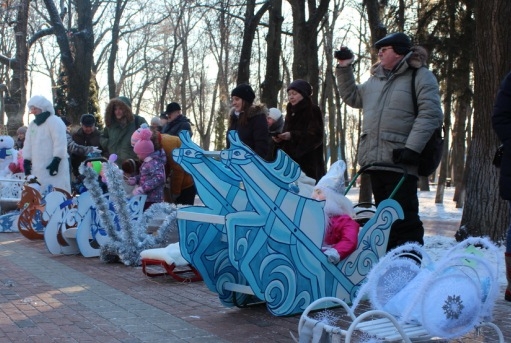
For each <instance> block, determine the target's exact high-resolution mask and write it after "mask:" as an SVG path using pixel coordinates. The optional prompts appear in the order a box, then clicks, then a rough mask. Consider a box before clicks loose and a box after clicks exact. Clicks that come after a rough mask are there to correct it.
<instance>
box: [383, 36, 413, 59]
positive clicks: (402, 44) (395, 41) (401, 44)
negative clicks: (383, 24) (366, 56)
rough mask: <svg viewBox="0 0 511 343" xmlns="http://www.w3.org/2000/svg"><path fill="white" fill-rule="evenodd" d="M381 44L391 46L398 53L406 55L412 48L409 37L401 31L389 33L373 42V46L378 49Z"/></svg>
mask: <svg viewBox="0 0 511 343" xmlns="http://www.w3.org/2000/svg"><path fill="white" fill-rule="evenodd" d="M383 46H391V47H392V49H393V50H394V52H395V53H396V54H398V55H406V54H407V53H409V52H410V49H411V48H412V41H411V40H410V37H408V36H407V35H406V34H404V33H402V32H396V33H391V34H389V35H387V36H385V37H384V38H382V39H380V40H379V41H377V42H376V43H374V47H375V48H376V49H379V48H381V47H383Z"/></svg>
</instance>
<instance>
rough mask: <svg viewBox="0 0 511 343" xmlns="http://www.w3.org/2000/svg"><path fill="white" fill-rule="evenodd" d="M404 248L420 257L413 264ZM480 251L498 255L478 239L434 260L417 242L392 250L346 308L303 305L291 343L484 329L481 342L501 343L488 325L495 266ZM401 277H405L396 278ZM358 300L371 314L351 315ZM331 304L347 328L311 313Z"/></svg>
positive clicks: (404, 338) (322, 302)
mask: <svg viewBox="0 0 511 343" xmlns="http://www.w3.org/2000/svg"><path fill="white" fill-rule="evenodd" d="M410 251H414V252H416V253H420V254H421V256H422V265H421V266H418V265H417V263H416V262H415V261H414V260H411V259H410V258H407V257H410V256H411V255H410ZM484 254H486V255H487V254H497V255H498V256H495V257H496V258H498V257H499V256H500V254H499V250H498V249H496V248H495V247H494V246H493V245H492V244H491V243H490V242H489V240H487V239H483V238H469V239H467V240H465V241H463V242H461V243H459V244H457V245H456V246H454V247H453V248H451V249H450V250H449V251H448V252H447V253H446V254H445V256H444V257H443V258H442V259H441V260H439V261H438V262H435V263H432V262H431V261H430V260H429V258H428V256H427V253H426V252H425V251H424V250H423V249H422V248H420V247H419V246H417V245H413V244H410V245H406V246H403V247H400V248H397V249H395V250H393V251H391V252H389V254H388V255H387V256H385V258H384V259H382V260H381V261H380V263H378V264H377V265H376V266H375V267H374V269H373V270H372V271H371V273H370V274H369V276H368V278H367V283H366V284H365V285H364V286H363V287H362V289H361V290H360V294H359V295H358V297H357V299H356V300H355V302H354V304H353V306H352V307H350V306H348V304H346V302H345V301H343V300H341V299H339V298H336V297H325V298H322V299H318V300H316V301H315V302H313V303H311V304H310V305H309V306H308V307H307V309H306V310H305V311H304V312H303V313H302V315H301V317H300V321H299V324H298V333H299V342H300V343H306V342H319V341H321V342H352V340H353V339H355V337H356V341H357V342H406V343H411V342H413V341H415V342H416V341H421V342H423V341H428V340H438V339H444V340H447V339H460V338H463V337H465V335H467V334H469V333H471V332H473V333H475V334H478V335H480V334H482V333H483V332H484V334H485V337H486V336H487V337H489V338H488V339H485V341H491V342H497V341H498V342H501V343H504V342H505V340H504V336H503V334H502V331H501V330H500V328H499V327H498V326H497V325H495V324H494V323H492V310H493V306H494V303H495V298H496V296H497V294H498V292H499V286H498V277H497V276H496V273H498V263H497V266H495V264H494V263H491V262H489V261H488V259H487V258H485V256H484ZM413 258H414V259H416V258H417V254H415V256H413ZM497 261H498V260H497ZM405 274H406V275H407V277H402V275H405ZM396 275H401V277H399V278H398V277H396ZM391 281H393V284H391ZM364 297H368V298H369V300H370V302H371V305H372V307H373V308H374V309H371V310H367V311H362V312H361V313H360V314H358V315H356V314H355V312H357V313H358V312H360V311H359V310H358V309H357V305H358V304H359V302H360V300H361V299H362V298H364ZM332 303H335V304H337V305H338V306H340V307H342V309H343V312H344V311H345V312H346V314H345V315H346V316H347V321H348V323H349V324H348V325H347V326H346V325H342V326H341V325H338V323H337V322H336V321H335V320H332V317H331V316H330V318H327V319H325V318H326V317H325V316H322V314H321V312H316V313H314V312H313V311H314V310H318V308H326V307H328V306H330V304H332ZM332 321H333V322H332ZM344 321H345V322H346V320H344ZM292 336H293V335H292ZM490 337H491V338H490ZM293 338H294V336H293ZM295 341H296V342H298V340H297V339H296V338H295Z"/></svg>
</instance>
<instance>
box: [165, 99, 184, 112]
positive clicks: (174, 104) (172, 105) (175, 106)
mask: <svg viewBox="0 0 511 343" xmlns="http://www.w3.org/2000/svg"><path fill="white" fill-rule="evenodd" d="M175 111H181V106H179V104H178V103H177V102H171V103H170V104H168V105H167V110H166V111H165V113H167V114H171V113H172V112H175Z"/></svg>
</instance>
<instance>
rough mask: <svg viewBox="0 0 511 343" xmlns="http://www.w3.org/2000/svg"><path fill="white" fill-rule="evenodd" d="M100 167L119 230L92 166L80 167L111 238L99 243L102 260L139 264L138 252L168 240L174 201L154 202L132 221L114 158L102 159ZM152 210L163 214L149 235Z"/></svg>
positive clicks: (173, 225)
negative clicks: (152, 232) (116, 216)
mask: <svg viewBox="0 0 511 343" xmlns="http://www.w3.org/2000/svg"><path fill="white" fill-rule="evenodd" d="M82 167H83V165H82ZM102 171H103V174H104V176H105V179H106V183H107V185H108V190H109V196H110V198H109V201H111V202H112V203H113V206H114V208H115V210H116V212H117V215H118V219H119V226H120V227H121V230H122V231H117V228H116V225H115V223H114V221H113V218H112V216H111V215H110V210H109V206H108V203H107V201H106V199H105V197H104V196H103V195H102V191H101V187H100V185H99V182H98V175H97V174H96V173H95V172H94V170H93V169H92V168H91V167H83V168H82V174H83V175H84V176H85V180H84V184H85V186H86V187H87V189H88V190H89V192H91V196H92V199H93V200H94V202H95V204H96V209H97V210H98V213H99V217H100V220H101V223H102V225H103V226H104V227H105V230H106V232H107V234H108V236H109V238H110V239H111V241H110V242H108V243H107V244H105V245H103V246H102V247H101V251H100V257H101V260H102V261H105V262H114V261H116V260H117V258H118V259H120V260H121V261H122V262H123V263H124V264H125V265H127V266H138V265H140V263H141V262H140V252H142V251H143V250H146V249H152V248H160V247H164V246H167V245H168V244H169V243H171V242H170V236H171V233H172V232H173V231H174V230H177V220H176V215H177V208H176V207H175V205H171V204H168V203H158V204H153V205H152V206H151V207H149V208H148V209H147V210H146V212H145V213H144V217H143V219H142V220H139V221H138V222H136V223H134V222H133V221H132V220H131V218H130V212H129V210H128V201H127V195H126V192H125V191H124V185H123V181H122V180H123V177H122V171H121V170H120V169H119V168H118V167H117V166H116V165H115V164H114V163H113V162H109V163H103V164H102ZM139 205H140V206H143V204H139ZM155 214H163V215H165V220H164V221H163V223H162V225H161V226H160V228H159V229H158V231H157V233H156V235H151V234H148V233H147V222H148V219H149V218H153V217H155Z"/></svg>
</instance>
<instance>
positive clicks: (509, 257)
mask: <svg viewBox="0 0 511 343" xmlns="http://www.w3.org/2000/svg"><path fill="white" fill-rule="evenodd" d="M506 278H507V288H506V294H505V295H504V299H506V300H507V301H511V253H509V252H507V253H506Z"/></svg>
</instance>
